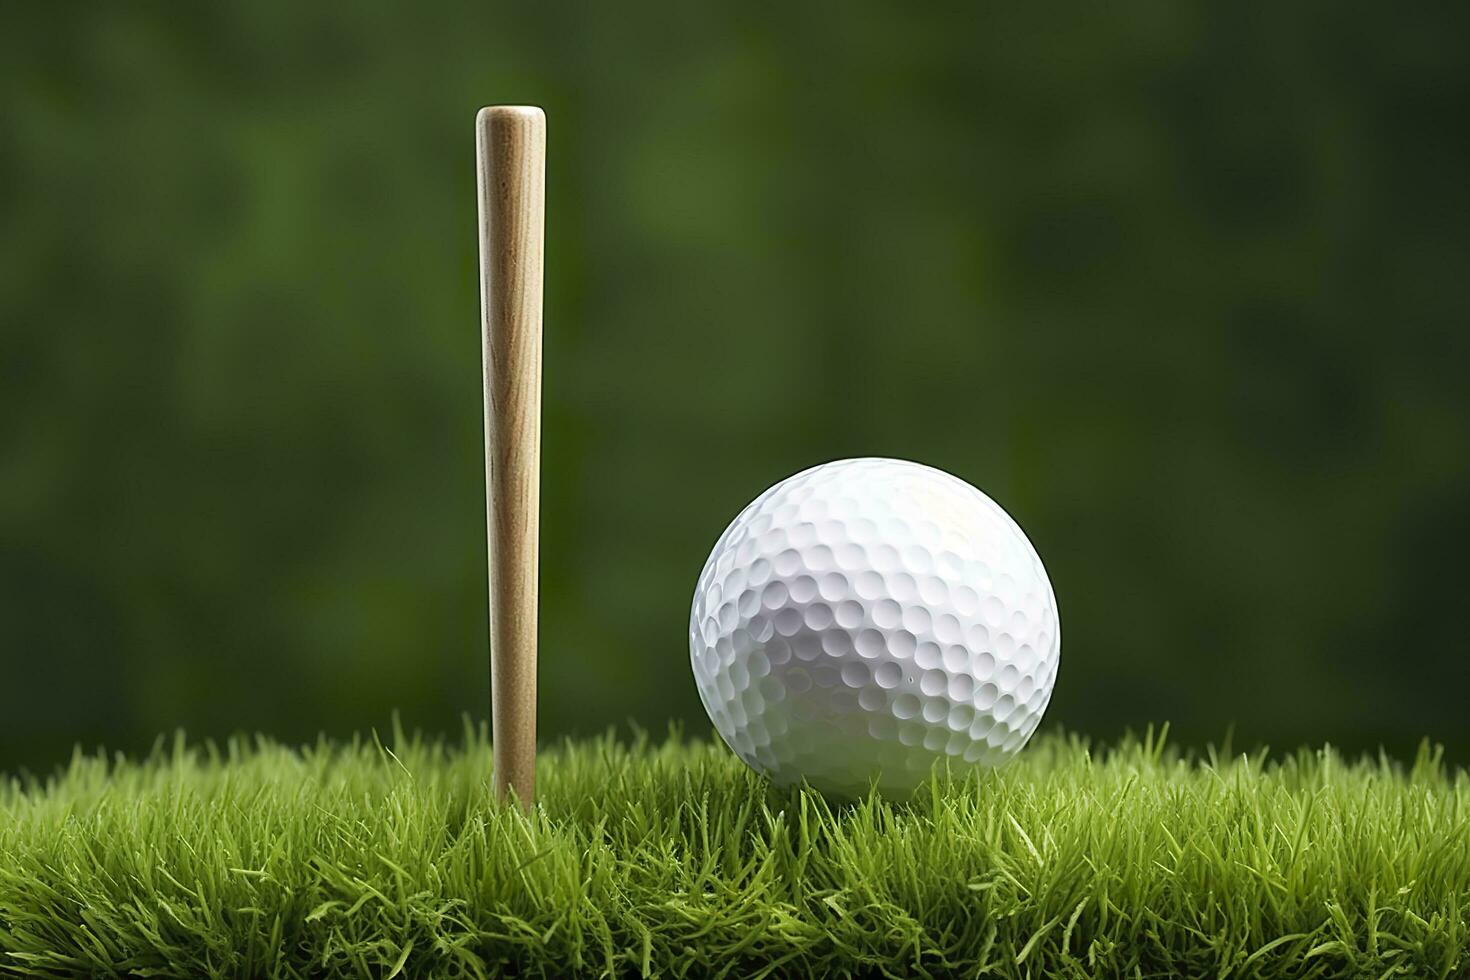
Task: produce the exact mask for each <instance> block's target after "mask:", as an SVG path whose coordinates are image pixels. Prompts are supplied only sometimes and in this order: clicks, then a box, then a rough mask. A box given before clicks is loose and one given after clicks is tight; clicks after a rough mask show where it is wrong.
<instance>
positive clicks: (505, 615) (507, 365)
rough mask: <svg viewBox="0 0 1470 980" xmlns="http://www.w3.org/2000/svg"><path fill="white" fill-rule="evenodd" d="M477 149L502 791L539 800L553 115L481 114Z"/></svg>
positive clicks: (494, 686)
mask: <svg viewBox="0 0 1470 980" xmlns="http://www.w3.org/2000/svg"><path fill="white" fill-rule="evenodd" d="M475 146H476V157H477V161H478V170H479V200H480V311H481V333H480V340H481V355H482V364H483V369H484V382H485V496H486V520H487V527H488V530H489V545H490V552H489V553H490V701H491V729H492V737H493V739H494V756H495V761H494V764H495V791H496V794H497V795H498V796H499V797H500V798H502V799H504V798H506V796H507V795H509V794H514V796H515V798H516V799H517V800H518V801H519V802H520V803H521V805H522V806H526V807H529V806H530V805H531V804H532V802H533V801H534V799H535V794H536V621H537V575H538V562H539V547H538V538H539V531H540V509H541V476H540V472H541V296H542V270H543V244H544V239H545V231H544V228H545V213H546V116H545V115H544V114H543V113H542V111H541V110H540V109H537V108H535V107H532V106H489V107H486V108H484V109H481V110H480V112H479V115H478V116H476V118H475Z"/></svg>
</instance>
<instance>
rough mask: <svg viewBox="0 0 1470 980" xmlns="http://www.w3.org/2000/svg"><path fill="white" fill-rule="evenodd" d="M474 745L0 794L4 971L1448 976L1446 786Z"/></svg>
mask: <svg viewBox="0 0 1470 980" xmlns="http://www.w3.org/2000/svg"><path fill="white" fill-rule="evenodd" d="M489 771H490V752H489V746H488V744H487V741H486V738H485V736H484V734H483V732H481V731H473V732H469V733H467V735H466V737H465V739H464V741H463V742H462V743H460V744H457V745H454V746H446V745H444V744H440V743H438V742H433V741H423V740H418V739H413V738H404V737H402V736H399V737H397V738H396V739H394V740H393V744H392V747H391V750H390V749H389V748H384V747H381V746H380V745H379V744H378V743H377V742H376V741H375V740H372V739H368V740H362V741H358V742H354V743H352V744H350V745H334V744H329V743H322V744H318V745H315V746H312V747H308V748H306V749H300V750H293V749H289V748H285V747H283V746H281V745H279V744H277V743H274V742H271V741H269V740H264V739H261V740H256V741H236V742H231V743H229V744H227V745H224V746H219V747H211V746H207V745H206V746H202V747H185V746H184V745H183V743H182V741H178V742H176V743H174V744H173V745H171V746H162V747H160V748H159V749H158V750H157V751H155V752H154V754H153V755H152V756H151V757H150V758H148V759H146V760H142V761H132V762H129V761H118V760H108V759H104V758H98V757H84V756H78V757H77V758H75V759H74V760H73V761H72V763H71V764H70V765H69V766H68V767H67V768H66V769H65V770H64V771H62V772H60V773H59V774H57V775H56V776H55V777H54V778H52V779H50V780H47V781H45V782H35V781H30V782H22V781H17V780H12V781H10V782H9V783H8V784H4V785H3V786H0V974H17V975H27V976H31V975H42V976H45V975H73V974H88V975H117V974H132V975H150V974H151V975H169V976H211V975H213V976H282V977H296V976H364V975H367V976H388V975H391V974H395V973H396V974H399V975H404V976H426V977H429V976H491V975H496V974H497V973H511V974H515V975H526V976H541V975H546V976H600V975H619V976H637V975H661V976H723V975H729V976H750V975H760V974H763V973H770V974H773V975H778V976H850V975H858V976H896V977H908V976H977V975H979V976H1000V977H1041V976H1058V977H1092V976H1102V977H1113V976H1117V977H1123V976H1127V977H1147V976H1210V977H1216V976H1219V977H1226V976H1228V977H1293V976H1303V977H1308V976H1310V977H1316V976H1324V977H1336V976H1351V977H1377V976H1392V975H1403V976H1414V977H1456V976H1459V977H1462V976H1466V975H1467V972H1470V927H1467V921H1466V920H1467V914H1470V824H1467V818H1470V778H1467V775H1466V774H1465V773H1464V772H1463V771H1458V770H1452V769H1447V768H1446V767H1445V766H1444V765H1443V764H1442V762H1441V761H1440V758H1439V756H1438V754H1437V753H1435V752H1433V751H1431V750H1430V749H1428V748H1427V747H1426V748H1425V749H1424V750H1422V751H1421V752H1420V754H1419V757H1418V758H1417V759H1416V760H1415V761H1414V762H1413V763H1412V764H1411V765H1407V766H1401V765H1398V764H1395V763H1393V762H1391V761H1387V760H1383V759H1372V760H1363V761H1347V760H1344V759H1343V758H1341V757H1339V756H1338V755H1337V754H1335V753H1333V752H1331V751H1318V752H1310V751H1301V752H1298V753H1296V754H1293V755H1290V756H1287V757H1284V758H1281V759H1279V760H1276V761H1266V760H1265V759H1263V758H1262V757H1261V756H1259V755H1258V756H1253V757H1249V758H1245V757H1234V758H1229V759H1228V760H1217V759H1216V758H1215V757H1214V756H1213V755H1212V754H1210V753H1206V754H1204V755H1202V756H1200V757H1188V756H1181V755H1180V754H1179V753H1177V752H1176V751H1174V750H1173V749H1171V748H1164V747H1163V746H1162V745H1161V740H1159V739H1152V738H1146V739H1141V740H1129V741H1126V742H1125V743H1124V744H1122V745H1121V746H1119V747H1117V748H1115V749H1111V750H1103V749H1099V748H1096V747H1089V746H1088V745H1087V743H1085V742H1084V741H1082V740H1079V739H1075V738H1062V737H1058V736H1052V737H1048V738H1041V739H1039V740H1038V741H1037V743H1036V744H1034V745H1033V746H1032V747H1031V748H1029V749H1028V750H1027V751H1026V752H1025V753H1024V754H1023V755H1022V756H1021V758H1020V759H1018V760H1017V761H1016V762H1015V763H1013V764H1012V765H1010V766H1009V767H1007V768H1005V769H1003V770H1001V771H1000V772H996V773H991V774H987V775H985V776H982V777H980V778H979V779H974V778H971V779H968V780H955V781H953V782H949V781H945V780H936V782H935V783H934V785H933V786H932V787H931V788H930V789H928V790H925V791H923V792H922V793H921V795H920V796H919V797H918V798H917V799H915V800H913V801H910V802H909V803H905V804H900V803H893V802H885V801H882V800H878V799H869V800H866V801H863V802H859V803H856V804H850V805H844V806H831V805H828V804H827V803H825V802H823V800H822V799H821V798H819V797H817V796H814V795H808V794H802V793H795V792H775V791H768V790H767V789H766V788H765V786H764V784H763V783H762V782H761V781H760V780H758V779H757V778H756V777H754V776H752V775H751V774H750V773H749V772H747V771H746V770H745V769H744V767H743V766H742V765H741V764H740V763H739V762H738V761H736V760H735V759H734V758H733V757H732V756H731V755H730V754H729V753H728V752H727V751H725V749H724V748H723V747H717V746H710V745H708V744H705V743H701V742H693V743H691V742H687V741H682V740H680V739H677V738H671V739H668V740H666V741H662V742H659V741H656V740H648V739H643V738H634V739H631V740H621V741H620V740H618V739H616V738H613V737H611V736H609V737H607V738H602V739H596V740H591V741H584V742H576V743H571V744H566V745H563V746H560V747H558V748H553V749H551V750H550V751H548V752H546V753H544V754H543V757H542V763H541V770H540V771H541V777H542V796H541V800H542V802H541V807H542V808H541V809H540V810H539V812H537V813H536V814H535V815H534V816H531V817H529V818H528V817H524V816H522V815H521V814H519V813H518V812H516V811H515V810H512V809H507V808H503V807H498V806H496V805H495V804H494V802H493V801H492V798H491V796H490V794H489V790H488V785H487V778H486V777H487V774H488V773H489Z"/></svg>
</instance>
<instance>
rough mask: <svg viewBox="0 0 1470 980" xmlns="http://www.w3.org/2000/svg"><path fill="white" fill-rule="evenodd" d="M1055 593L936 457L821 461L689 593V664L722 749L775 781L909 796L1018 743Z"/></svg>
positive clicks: (728, 543) (1050, 634) (1051, 629)
mask: <svg viewBox="0 0 1470 980" xmlns="http://www.w3.org/2000/svg"><path fill="white" fill-rule="evenodd" d="M1061 642H1062V638H1061V625H1060V623H1059V621H1058V619H1057V603H1056V597H1055V596H1054V595H1053V594H1052V589H1051V583H1050V582H1049V581H1048V580H1047V577H1046V570H1045V569H1044V568H1043V567H1042V565H1041V559H1040V558H1039V557H1038V556H1037V554H1036V550H1035V549H1034V548H1033V547H1032V546H1031V542H1030V541H1028V540H1026V535H1025V534H1023V533H1022V532H1021V529H1020V527H1018V526H1017V525H1016V522H1015V521H1013V520H1011V518H1010V516H1009V515H1008V514H1006V512H1005V511H1003V510H1001V508H1000V507H999V506H998V505H997V504H996V503H995V502H994V501H992V500H991V499H990V498H989V497H987V496H985V494H983V493H981V492H980V491H979V490H977V489H975V488H974V487H972V486H970V485H969V484H968V483H965V482H964V481H963V480H960V479H958V478H957V477H954V476H950V475H949V474H948V473H944V472H942V471H940V470H936V469H933V468H932V467H928V466H923V465H920V464H918V463H910V462H905V461H902V460H895V459H846V460H839V461H837V462H833V463H824V464H822V465H821V466H814V467H812V468H811V469H809V470H806V471H804V472H801V473H798V474H796V475H795V476H793V477H790V478H789V479H786V480H783V481H781V482H780V483H778V484H776V485H775V486H773V487H771V488H770V489H769V490H767V491H766V492H765V493H763V494H761V495H760V496H759V497H757V498H756V499H755V501H754V502H753V503H752V504H751V505H750V506H748V507H746V508H745V509H744V510H743V511H741V512H740V516H738V517H736V518H735V520H734V521H733V522H731V524H730V526H729V527H728V528H726V529H725V533H724V534H722V535H721V536H720V540H719V541H718V542H717V543H716V544H715V547H714V550H713V551H712V552H710V556H709V560H708V561H707V562H705V566H704V571H703V572H701V573H700V576H699V584H698V586H697V587H696V588H695V590H694V607H693V609H692V610H691V612H690V616H689V658H690V661H691V663H692V665H693V667H694V678H695V681H696V683H697V684H698V687H699V696H700V699H701V700H702V701H703V702H704V707H705V710H706V711H708V712H709V716H710V719H711V720H712V721H713V722H714V724H715V728H716V729H717V730H718V731H719V733H720V736H721V737H722V738H723V739H724V740H725V742H726V743H727V744H728V745H729V746H730V748H731V749H733V750H734V751H735V754H736V755H738V756H740V758H741V759H744V760H745V762H746V763H748V764H749V765H750V766H752V767H753V768H754V769H756V770H757V771H759V772H762V773H765V774H767V775H768V776H770V778H771V779H772V780H773V781H774V782H776V783H777V784H779V785H789V784H791V783H795V782H799V781H800V780H802V779H805V780H806V781H807V782H808V783H810V784H811V785H812V786H814V787H816V788H817V789H819V790H821V791H823V792H828V793H835V794H839V795H846V796H856V795H860V794H862V793H865V792H866V791H867V790H868V788H869V786H870V785H872V784H873V783H874V782H876V784H877V785H878V787H879V788H880V789H881V790H882V791H884V792H886V793H890V794H906V793H909V792H911V791H912V790H913V789H914V788H915V787H916V786H917V785H918V784H919V783H920V782H922V781H923V780H924V779H925V778H926V777H927V776H928V775H929V774H930V772H931V771H932V770H933V768H934V766H935V763H938V762H941V761H943V760H948V761H949V762H950V763H951V765H953V766H956V767H961V766H963V765H984V766H993V765H996V764H998V763H1000V762H1003V761H1004V760H1005V759H1007V758H1009V757H1010V756H1012V755H1014V754H1015V753H1016V752H1017V751H1018V750H1019V749H1020V748H1021V746H1023V745H1024V744H1026V740H1027V739H1028V738H1030V737H1031V733H1032V732H1033V731H1035V730H1036V726H1037V724H1038V723H1039V722H1040V721H1041V715H1042V712H1044V711H1045V710H1046V705H1047V702H1048V701H1049V700H1050V699H1051V691H1052V683H1053V681H1055V679H1056V673H1057V663H1058V660H1059V658H1060V654H1061Z"/></svg>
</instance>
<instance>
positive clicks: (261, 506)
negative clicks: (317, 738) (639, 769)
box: [0, 2, 1470, 768]
mask: <svg viewBox="0 0 1470 980" xmlns="http://www.w3.org/2000/svg"><path fill="white" fill-rule="evenodd" d="M1467 9H1470V8H1465V7H1463V6H1445V7H1436V8H1430V7H1423V8H1419V7H1416V6H1415V5H1403V6H1379V7H1368V8H1354V9H1348V8H1343V7H1340V6H1338V5H1334V4H1325V3H1322V4H1315V3H1314V4H1301V5H1297V4H1288V5H1275V4H1264V3H1263V4H1239V5H1231V4H1222V5H1218V6H1213V5H1212V6H1199V5H1193V4H1177V3H1166V2H1158V3H1140V4H1130V5H1124V6H1113V5H1106V6H1101V5H1076V6H1073V7H1063V8H1057V7H1053V6H1051V5H1004V6H988V5H954V6H942V7H932V8H926V7H925V6H924V5H919V6H914V5H888V4H879V3H872V2H862V3H843V4H835V3H826V4H814V5H809V6H808V5H765V4H746V5H739V6H734V5H732V6H731V7H729V8H724V9H721V8H719V7H714V6H710V7H706V6H703V5H698V4H676V3H660V4H651V5H620V4H603V5H596V4H588V5H585V6H577V7H569V6H563V5H558V4H546V5H533V4H517V5H503V4H494V3H478V4H458V5H441V4H432V3H431V4H378V3H371V4H361V5H328V6H319V5H310V4H296V3H285V2H250V3H245V2H232V3H218V4H208V5H178V4H164V3H139V4H102V3H91V4H52V5H41V4H31V5H20V4H11V5H6V7H5V8H4V11H3V13H0V84H3V94H4V108H3V110H0V119H3V125H0V329H3V338H0V650H3V655H0V767H17V766H28V767H32V768H36V767H45V766H49V765H51V764H53V763H54V762H56V761H57V760H58V759H61V758H63V757H64V756H65V754H66V752H67V751H68V750H69V747H70V746H71V745H72V744H73V743H74V742H77V741H81V742H83V743H85V744H89V745H91V744H96V743H98V742H105V743H106V744H107V745H109V746H111V747H116V748H123V749H129V750H135V749H139V748H145V747H146V746H147V745H148V744H150V742H151V740H152V738H153V736H154V735H155V733H157V732H159V731H163V730H169V729H172V728H174V727H175V726H184V727H185V728H187V729H188V730H189V731H190V732H191V733H195V734H201V735H203V734H219V733H226V732H229V731H232V730H236V729H249V730H256V729H260V730H265V731H269V732H272V733H274V734H277V735H280V736H282V737H286V738H291V739H298V738H306V737H310V736H311V735H313V734H314V733H316V732H318V731H320V730H325V731H327V732H329V733H334V734H338V733H346V732H349V731H351V730H354V729H365V728H367V727H369V726H378V727H379V728H382V727H384V726H385V725H386V724H387V722H388V720H389V718H390V714H391V712H392V711H393V710H394V709H395V708H396V709H399V710H401V712H402V716H403V719H404V722H405V723H406V724H408V725H410V726H422V727H424V728H427V729H441V728H442V729H450V730H454V729H457V727H458V725H459V717H460V714H461V713H462V712H471V713H473V714H475V715H477V716H483V715H484V713H485V712H486V711H487V709H488V691H487V689H488V665H487V648H486V646H487V643H486V636H485V633H486V630H485V543H484V499H483V470H482V457H481V432H480V426H481V415H480V397H481V396H480V376H479V333H478V331H479V325H478V296H477V289H476V270H475V248H476V238H475V189H474V159H473V138H472V120H473V118H474V113H475V110H476V108H477V107H479V106H480V105H482V104H486V103H494V102H532V103H538V104H540V105H543V106H544V107H545V108H546V110H547V114H548V118H549V121H550V122H549V125H550V140H551V157H550V161H551V162H550V172H549V191H548V192H549V217H548V221H549V227H548V234H549V242H548V292H547V297H546V329H547V335H546V351H545V371H546V377H545V387H546V398H547V403H546V407H545V473H544V507H545V511H544V518H543V528H544V535H545V537H544V545H543V549H544V551H543V562H544V568H543V627H542V636H543V646H542V658H543V660H542V670H541V679H542V719H543V724H542V730H543V733H544V734H545V735H546V736H554V735H556V734H559V733H565V732H578V731H580V732H586V731H591V730H597V729H601V728H602V727H604V726H606V725H608V724H616V723H622V722H624V721H626V720H628V719H634V720H636V721H637V722H639V723H641V724H643V725H646V726H650V727H654V728H662V726H663V725H664V724H665V721H666V719H669V718H679V719H685V720H687V721H689V722H691V723H692V727H694V728H695V729H696V730H699V731H704V730H706V723H705V722H704V719H703V715H702V711H701V708H700V705H699V701H698V698H697V696H696V694H695V690H694V686H693V683H692V680H691V678H690V674H689V671H688V667H687V656H688V654H687V647H686V644H687V640H686V636H685V628H686V618H687V615H688V603H689V599H690V593H691V590H692V588H693V585H694V579H695V577H696V575H697V573H698V571H699V569H700V566H701V565H702V563H703V560H704V557H705V555H706V553H707V551H708V549H709V547H710V546H711V545H712V544H713V542H714V540H715V538H716V537H717V535H718V534H719V532H720V531H721V529H722V528H723V527H724V525H725V523H726V522H727V521H728V520H729V519H730V518H731V517H732V516H733V515H734V514H735V513H736V512H737V511H738V510H739V508H740V507H741V506H742V505H743V504H744V503H745V502H746V501H747V500H749V499H750V498H752V497H753V496H754V495H755V494H756V493H758V492H759V491H760V490H761V489H763V488H764V487H766V486H767V485H768V484H770V483H772V482H774V481H776V480H777V479H779V478H781V477H783V476H785V475H787V474H789V473H791V472H793V471H795V470H798V469H801V468H803V467H805V466H807V465H810V464H812V463H815V462H819V461H822V460H827V459H832V458H836V457H841V456H848V455H865V454H876V455H894V456H902V457H908V458H913V459H919V460H923V461H926V462H929V463H932V464H934V465H937V466H940V467H942V468H945V469H948V470H950V471H952V472H954V473H956V474H958V475H960V476H962V477H964V478H966V479H968V480H970V481H971V482H973V483H975V484H977V485H979V486H981V487H982V488H984V489H986V490H987V491H988V492H989V493H990V494H991V495H992V496H994V497H995V498H996V499H997V500H999V501H1000V502H1001V503H1002V504H1003V505H1004V506H1005V507H1006V508H1007V509H1008V510H1010V512H1011V513H1012V514H1013V515H1014V516H1015V517H1016V518H1017V519H1018V520H1019V521H1020V523H1021V524H1022V525H1023V526H1024V527H1025V528H1026V529H1027V531H1028V533H1029V534H1030V536H1031V538H1032V540H1033V541H1034V542H1035V543H1036V545H1037V547H1038V549H1039V550H1040V552H1041V554H1042V555H1043V557H1044V559H1045V561H1046V563H1047V567H1048V569H1049V570H1050V572H1051V575H1052V578H1053V583H1054V585H1055V588H1056V592H1057V595H1058V598H1059V601H1060V605H1061V610H1062V618H1063V623H1064V625H1065V628H1064V636H1065V643H1064V655H1063V661H1062V669H1061V673H1060V679H1059V683H1058V690H1057V694H1056V697H1055V698H1054V700H1053V701H1052V706H1051V709H1050V712H1049V715H1048V722H1047V723H1048V725H1052V726H1055V725H1065V726H1067V727H1070V728H1074V729H1081V730H1084V731H1088V732H1092V733H1095V734H1097V735H1099V736H1103V737H1108V736H1111V735H1113V734H1116V733H1117V732H1119V731H1121V730H1122V729H1124V728H1125V727H1129V726H1132V727H1140V726H1142V725H1144V724H1146V723H1148V722H1150V721H1159V720H1163V719H1171V720H1172V721H1173V722H1174V725H1175V731H1176V732H1177V733H1179V735H1180V736H1181V737H1182V738H1184V739H1186V740H1190V741H1201V740H1205V739H1210V738H1219V737H1220V736H1222V735H1223V734H1224V733H1225V731H1226V729H1227V727H1228V726H1229V725H1231V724H1232V723H1234V724H1235V726H1236V739H1237V743H1240V742H1262V741H1264V742H1270V743H1271V744H1273V745H1286V744H1290V743H1295V742H1298V741H1313V742H1320V741H1322V740H1324V739H1330V740H1332V741H1334V742H1337V743H1340V744H1343V745H1345V746H1348V747H1352V748H1365V747H1372V746H1375V745H1378V744H1380V743H1382V744H1384V745H1386V746H1388V747H1389V748H1390V749H1391V750H1392V751H1403V750H1404V749H1406V748H1407V747H1409V746H1411V745H1412V744H1413V743H1414V742H1415V741H1416V740H1417V739H1418V738H1419V737H1420V736H1421V735H1429V736H1432V737H1434V738H1437V739H1441V740H1443V741H1445V742H1446V743H1447V744H1449V745H1450V746H1451V748H1452V750H1453V751H1455V752H1459V753H1461V755H1462V757H1463V755H1464V754H1465V753H1466V751H1467V750H1470V711H1467V710H1466V703H1467V696H1470V669H1467V666H1466V664H1467V653H1470V651H1467V645H1466V642H1465V639H1464V637H1465V629H1464V627H1463V626H1462V624H1461V623H1460V622H1459V621H1458V620H1457V619H1456V618H1455V617H1456V616H1457V615H1458V614H1459V613H1460V612H1461V611H1462V610H1463V608H1464V606H1463V603H1464V601H1465V598H1464V597H1465V593H1466V585H1467V575H1466V572H1465V568H1466V564H1465V561H1464V554H1465V551H1466V548H1467V546H1470V380H1467V378H1470V222H1467V215H1470V192H1467V187H1470V181H1467V172H1470V147H1467V145H1466V131H1467V130H1466V125H1465V121H1466V119H1467V118H1470V115H1467V113H1470V60H1467V59H1466V57H1465V39H1466V35H1467V32H1466V28H1467V26H1470V24H1467V14H1466V11H1467Z"/></svg>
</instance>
